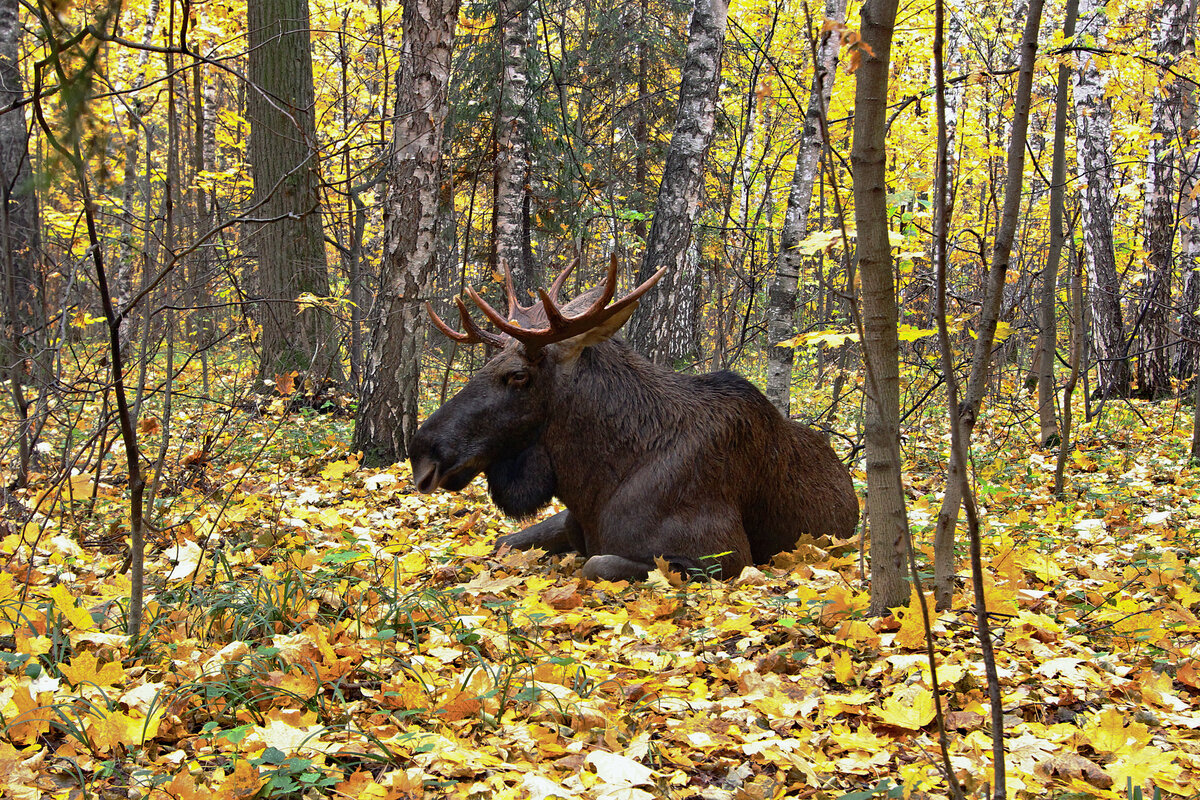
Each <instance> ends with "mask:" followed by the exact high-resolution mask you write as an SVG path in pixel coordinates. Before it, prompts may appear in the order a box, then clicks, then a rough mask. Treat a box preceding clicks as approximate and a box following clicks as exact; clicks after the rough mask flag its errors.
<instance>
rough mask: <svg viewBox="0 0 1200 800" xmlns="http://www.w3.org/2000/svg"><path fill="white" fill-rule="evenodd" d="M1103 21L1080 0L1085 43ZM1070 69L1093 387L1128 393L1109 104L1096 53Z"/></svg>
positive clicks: (1099, 42)
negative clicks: (1095, 370)
mask: <svg viewBox="0 0 1200 800" xmlns="http://www.w3.org/2000/svg"><path fill="white" fill-rule="evenodd" d="M1107 24H1108V21H1107V18H1106V16H1105V11H1104V3H1103V2H1102V0H1081V1H1080V4H1079V24H1078V33H1079V34H1080V35H1081V36H1082V37H1083V39H1084V41H1085V42H1088V43H1091V44H1094V46H1096V47H1103V46H1104V31H1105V28H1106V26H1107ZM1078 59H1079V60H1078V62H1077V64H1076V68H1075V87H1074V90H1075V136H1076V140H1077V141H1076V148H1075V153H1076V160H1077V162H1078V165H1079V176H1080V178H1081V179H1082V181H1083V191H1082V192H1081V196H1080V208H1081V211H1082V214H1083V243H1084V253H1085V256H1086V262H1087V273H1088V303H1089V305H1090V307H1091V320H1092V334H1093V339H1094V343H1095V344H1094V346H1095V348H1096V352H1097V353H1098V354H1099V360H1100V367H1099V378H1098V380H1097V391H1098V392H1099V393H1100V394H1101V395H1103V396H1105V397H1109V396H1117V397H1119V396H1124V395H1127V394H1128V393H1129V382H1130V374H1129V354H1128V350H1129V348H1128V346H1127V343H1126V341H1125V325H1124V322H1123V321H1122V316H1121V283H1120V278H1119V277H1118V276H1117V259H1116V255H1115V253H1114V250H1113V235H1112V232H1113V216H1112V195H1113V184H1112V156H1111V149H1112V109H1111V108H1110V107H1109V105H1108V101H1107V100H1106V99H1105V97H1104V85H1105V83H1107V79H1106V78H1105V77H1104V76H1102V75H1101V74H1100V69H1099V67H1098V66H1097V65H1096V59H1095V57H1094V56H1093V55H1092V54H1091V53H1089V52H1087V51H1086V50H1081V51H1079V52H1078Z"/></svg>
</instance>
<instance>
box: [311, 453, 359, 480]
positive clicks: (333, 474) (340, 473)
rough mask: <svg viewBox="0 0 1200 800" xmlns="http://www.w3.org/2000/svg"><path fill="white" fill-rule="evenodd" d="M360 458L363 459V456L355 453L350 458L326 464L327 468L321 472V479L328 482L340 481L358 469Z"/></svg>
mask: <svg viewBox="0 0 1200 800" xmlns="http://www.w3.org/2000/svg"><path fill="white" fill-rule="evenodd" d="M360 458H362V454H361V453H355V454H354V455H351V456H350V457H349V458H346V459H343V460H341V461H333V462H331V463H329V464H326V465H325V468H324V469H323V470H321V477H322V478H324V479H325V480H327V481H340V480H342V479H343V478H345V477H346V476H347V475H349V474H351V473H352V472H354V471H355V470H357V469H358V462H359V459H360Z"/></svg>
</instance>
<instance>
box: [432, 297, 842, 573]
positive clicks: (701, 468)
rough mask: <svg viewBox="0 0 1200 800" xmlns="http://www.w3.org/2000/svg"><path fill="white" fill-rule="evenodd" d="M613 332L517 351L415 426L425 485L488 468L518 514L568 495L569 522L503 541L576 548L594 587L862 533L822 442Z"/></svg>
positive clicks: (740, 393) (729, 388)
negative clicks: (661, 362) (806, 540)
mask: <svg viewBox="0 0 1200 800" xmlns="http://www.w3.org/2000/svg"><path fill="white" fill-rule="evenodd" d="M621 321H623V320H621ZM616 327H619V321H618V323H617V325H616ZM611 335H612V331H608V332H607V333H604V332H601V333H600V334H597V335H590V336H589V338H587V339H586V340H585V339H584V337H577V340H568V341H565V342H562V343H557V344H551V345H548V346H546V347H544V348H540V349H538V350H534V354H535V355H534V356H533V357H532V358H531V357H530V356H528V355H527V354H526V350H525V348H524V346H523V345H522V344H521V343H519V342H516V341H510V342H509V343H508V344H507V345H506V346H505V347H504V349H503V350H501V351H500V352H499V353H498V354H497V355H496V356H495V357H494V358H493V359H492V360H491V361H489V362H488V363H487V364H486V365H485V366H484V368H483V369H482V370H480V372H479V373H477V374H476V375H475V376H474V377H473V378H472V379H471V381H470V382H469V383H468V384H467V386H466V387H464V388H463V390H462V391H461V392H459V394H457V395H456V396H455V397H453V398H451V399H450V400H449V401H447V402H446V404H445V405H443V406H442V408H440V409H439V410H438V411H437V412H436V413H434V414H433V415H432V416H431V417H430V418H429V419H428V420H427V421H426V422H425V424H424V425H422V426H421V428H420V430H418V432H417V434H416V436H415V437H414V439H413V442H412V446H411V458H412V464H413V475H414V479H415V481H416V482H417V486H418V488H419V489H420V490H421V491H433V490H435V489H437V488H447V489H451V490H457V489H461V488H462V487H463V486H465V485H466V483H467V482H469V481H470V479H471V478H472V477H474V476H475V475H477V474H479V473H480V472H482V471H486V472H487V476H488V481H489V487H490V489H491V492H492V496H493V499H494V500H496V502H497V504H498V505H499V506H500V507H501V509H502V510H504V511H505V512H506V513H509V514H511V515H515V516H529V515H531V514H532V513H534V512H535V511H536V510H537V509H538V508H540V507H542V506H544V505H545V504H546V503H547V502H549V500H550V499H551V497H552V496H557V497H558V498H559V499H560V500H561V501H562V502H563V504H564V505H565V506H566V507H567V511H565V512H562V513H560V514H559V515H557V516H555V517H552V518H551V519H550V520H547V521H544V522H542V523H539V524H538V525H535V526H532V527H531V528H528V529H526V530H525V531H522V532H520V533H518V534H514V535H513V536H511V537H508V538H507V539H506V540H505V543H508V544H512V545H514V546H521V547H533V546H541V547H546V548H547V549H550V550H564V549H567V548H574V549H577V550H579V551H580V552H582V553H583V554H584V555H586V556H589V557H590V559H589V561H588V563H587V565H585V568H584V571H585V574H587V575H588V576H589V577H593V578H606V579H618V578H638V577H644V576H645V575H646V573H647V572H648V571H649V570H651V569H653V566H654V558H655V556H663V557H664V558H666V559H667V560H668V561H670V562H672V563H673V564H674V565H675V566H676V567H677V568H681V569H687V570H691V571H695V570H699V571H704V572H709V573H715V574H717V575H718V576H720V577H726V578H728V577H731V576H736V575H737V574H739V573H740V571H741V570H742V568H743V567H745V566H746V565H749V564H754V563H765V562H766V561H768V560H770V558H771V557H772V556H774V555H776V554H777V553H780V552H785V551H787V550H790V549H792V548H793V547H795V545H796V542H797V540H798V539H799V537H800V536H801V534H804V533H808V534H810V535H812V536H814V537H820V536H830V537H833V538H838V539H843V538H847V537H849V536H851V535H852V534H853V532H854V529H855V526H856V525H857V523H858V513H859V510H858V499H857V497H856V496H855V494H854V488H853V485H852V483H851V480H850V475H849V473H848V472H847V471H846V468H845V466H843V464H842V463H841V461H840V460H839V459H838V457H837V455H836V454H835V453H834V452H833V449H832V448H831V447H830V446H829V444H828V443H827V442H826V441H825V439H824V438H823V437H822V436H821V435H820V434H818V433H816V432H815V431H813V430H812V429H811V428H808V427H806V426H804V425H801V424H799V423H797V422H793V421H791V420H788V419H786V418H784V417H783V416H782V415H781V414H780V413H779V412H778V411H777V410H776V409H775V408H774V407H773V406H772V405H771V404H770V403H769V402H768V401H767V399H766V398H765V397H764V396H763V395H762V393H761V392H759V391H758V390H757V389H756V388H754V386H752V385H751V384H750V383H749V382H747V381H746V380H745V379H743V378H741V377H739V376H737V375H735V374H733V373H730V372H718V373H713V374H709V375H699V376H692V375H684V374H680V373H676V372H671V371H669V370H666V369H663V368H661V367H658V366H655V365H654V364H652V363H650V362H649V361H647V360H646V359H645V358H643V357H641V356H640V355H638V354H637V353H635V352H633V351H632V350H631V349H630V348H629V347H628V346H627V345H625V344H624V343H622V342H620V341H619V340H614V339H609V338H608V337H609V336H611Z"/></svg>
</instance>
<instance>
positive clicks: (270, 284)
mask: <svg viewBox="0 0 1200 800" xmlns="http://www.w3.org/2000/svg"><path fill="white" fill-rule="evenodd" d="M246 16H247V25H248V27H249V34H250V56H249V73H250V81H251V83H252V84H253V86H252V87H251V88H250V92H249V97H248V98H247V103H246V110H247V117H248V118H249V120H250V146H249V157H250V165H251V169H252V171H253V173H254V203H255V205H254V209H255V210H254V214H253V216H254V217H255V218H257V219H259V220H264V222H262V223H260V224H257V225H256V226H255V230H254V231H253V234H254V249H255V252H256V254H257V259H258V296H259V298H260V300H259V309H258V310H259V322H260V324H261V325H262V342H261V347H262V354H261V361H260V363H259V381H260V382H263V381H268V380H271V379H273V378H274V377H275V376H276V375H279V374H283V373H287V372H291V371H296V372H299V373H301V374H302V375H305V376H307V377H308V378H309V379H310V381H311V383H312V388H313V389H314V390H315V389H316V388H317V387H318V386H319V385H320V384H323V383H326V382H330V381H332V382H340V381H341V377H342V370H341V364H340V361H339V358H338V342H337V339H336V338H335V331H334V325H333V317H332V315H331V314H330V313H329V312H328V311H327V310H325V309H324V308H320V307H315V306H313V305H311V304H308V305H305V306H301V305H300V304H299V303H298V302H297V301H298V298H300V296H301V295H303V294H309V295H314V296H316V297H327V296H328V295H329V274H328V272H327V269H326V264H325V239H324V232H323V229H322V226H321V209H320V194H319V191H318V189H319V180H318V176H317V138H316V124H315V122H314V117H313V76H312V48H311V45H310V41H309V22H308V0H250V1H249V2H248V3H247V6H246Z"/></svg>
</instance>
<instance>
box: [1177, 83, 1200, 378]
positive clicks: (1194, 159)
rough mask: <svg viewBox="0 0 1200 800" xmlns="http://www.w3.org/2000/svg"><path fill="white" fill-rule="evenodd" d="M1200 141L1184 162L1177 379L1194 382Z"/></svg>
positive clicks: (1199, 308) (1199, 337) (1192, 104)
mask: <svg viewBox="0 0 1200 800" xmlns="http://www.w3.org/2000/svg"><path fill="white" fill-rule="evenodd" d="M1189 113H1190V117H1191V119H1190V120H1189V121H1188V123H1187V124H1188V127H1189V128H1190V127H1191V126H1193V125H1195V124H1196V99H1195V97H1194V96H1193V97H1192V98H1191V99H1190V101H1189ZM1198 185H1200V140H1197V139H1193V140H1192V141H1191V142H1189V144H1188V147H1187V150H1186V155H1185V158H1184V169H1183V175H1182V186H1181V187H1180V195H1181V196H1182V197H1183V198H1184V208H1185V212H1184V214H1183V217H1182V219H1181V220H1180V224H1179V275H1180V284H1181V288H1180V290H1179V348H1178V349H1177V350H1176V352H1175V377H1177V378H1179V379H1180V380H1183V381H1186V380H1189V379H1192V380H1194V379H1195V376H1196V373H1197V361H1198V360H1200V359H1198V358H1197V357H1198V356H1200V197H1197V186H1198Z"/></svg>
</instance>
